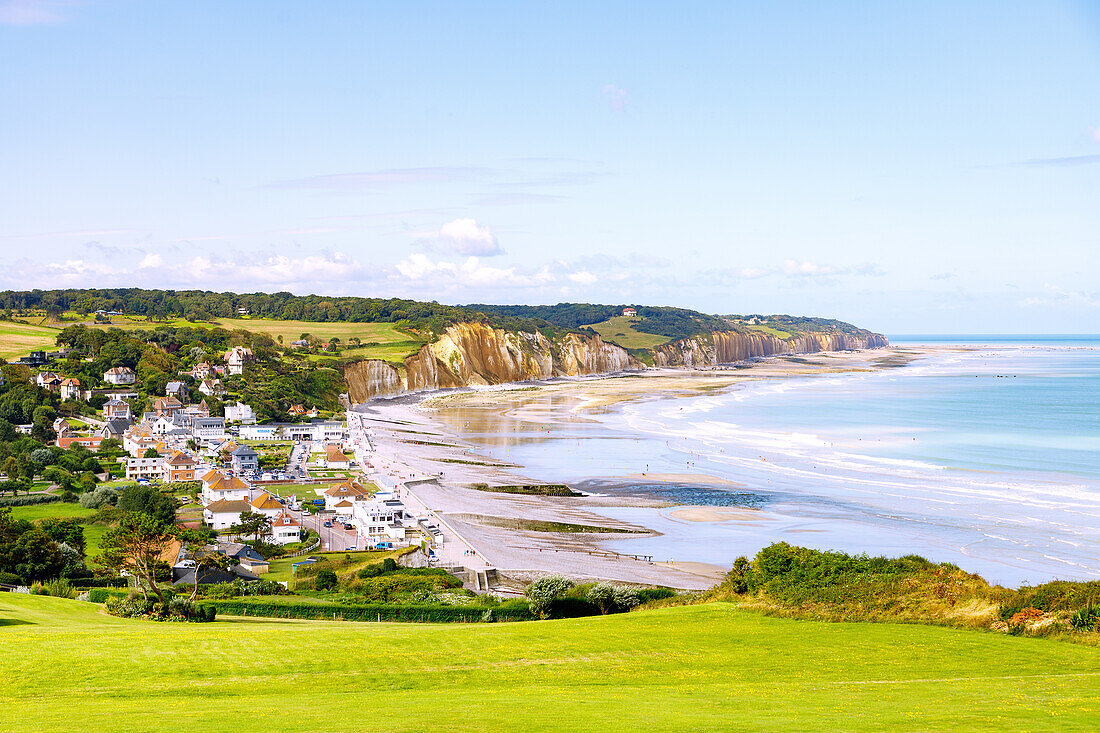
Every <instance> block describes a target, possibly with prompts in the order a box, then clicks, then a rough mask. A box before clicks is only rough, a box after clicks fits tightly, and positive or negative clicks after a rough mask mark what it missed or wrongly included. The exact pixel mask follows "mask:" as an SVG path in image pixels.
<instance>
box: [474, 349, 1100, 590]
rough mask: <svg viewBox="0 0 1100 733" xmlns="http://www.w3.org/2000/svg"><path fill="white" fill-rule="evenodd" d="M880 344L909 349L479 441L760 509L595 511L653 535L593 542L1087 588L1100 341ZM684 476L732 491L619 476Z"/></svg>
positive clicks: (570, 476) (627, 481)
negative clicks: (787, 549)
mask: <svg viewBox="0 0 1100 733" xmlns="http://www.w3.org/2000/svg"><path fill="white" fill-rule="evenodd" d="M891 344H892V345H893V346H895V347H899V348H901V349H902V350H905V349H910V348H911V349H913V351H914V352H917V353H922V354H924V355H923V356H920V357H918V358H916V359H914V360H913V361H911V362H909V363H908V364H906V365H904V366H898V367H895V368H885V369H881V370H878V371H872V372H850V373H841V374H835V373H834V374H822V375H817V376H805V377H791V378H781V379H764V380H759V381H749V382H745V383H741V384H738V385H736V386H733V387H731V388H728V389H723V390H719V391H716V392H709V393H705V394H698V395H691V396H676V397H672V396H661V395H655V396H654V397H653V398H652V399H644V400H640V401H632V402H627V403H623V404H619V405H617V406H615V407H613V408H611V409H606V410H600V411H594V412H591V413H586V414H585V416H584V419H583V420H575V419H574V420H562V421H549V420H548V421H545V424H543V423H538V424H535V423H525V422H523V421H511V422H510V423H509V425H508V426H507V430H509V431H510V432H511V439H509V440H504V441H502V440H494V439H490V433H492V431H491V430H490V431H487V433H486V436H485V437H486V440H485V441H484V445H483V451H484V452H485V453H486V454H488V455H490V456H492V457H493V458H495V459H498V460H502V461H507V462H510V463H515V464H519V465H521V466H523V467H524V471H523V472H524V473H526V474H528V475H531V476H537V477H538V478H540V479H542V480H547V481H564V482H569V483H571V484H573V485H576V486H579V487H580V488H584V489H587V490H590V491H596V492H601V493H613V492H625V493H632V494H643V495H646V496H651V497H655V498H661V499H667V500H669V501H671V502H674V503H676V504H690V505H707V506H733V507H748V508H753V509H756V510H758V512H755V513H754V516H755V517H758V519H752V520H747V521H746V520H738V521H713V522H697V521H685V520H683V519H680V518H677V516H676V512H675V511H674V507H665V508H602V509H598V510H596V511H599V512H601V513H603V514H605V515H607V516H611V517H615V518H617V519H622V520H624V521H629V522H634V523H637V524H640V525H644V526H647V527H650V528H652V529H655V530H657V531H658V532H659V533H660V534H659V535H658V536H655V537H644V538H631V539H625V540H615V541H611V542H608V543H607V546H608V547H609V548H610V549H614V550H617V551H620V552H625V553H630V554H645V555H652V556H654V557H655V558H656V559H662V560H663V559H672V560H676V561H697V562H708V563H715V564H720V565H729V564H730V563H731V562H732V561H733V560H734V559H735V558H736V557H737V556H739V555H745V556H749V557H751V556H752V555H753V554H754V553H755V552H756V551H757V550H759V549H760V548H761V547H763V546H766V545H768V544H770V543H772V542H778V541H784V542H789V543H791V544H797V545H803V546H807V547H813V548H817V549H822V550H840V551H844V552H849V553H866V554H869V555H889V556H900V555H909V554H917V555H922V556H924V557H927V558H929V559H931V560H934V561H937V562H951V563H954V564H956V565H958V566H959V567H961V568H963V569H964V570H967V571H969V572H974V573H978V574H980V575H981V576H982V577H984V578H986V579H987V580H989V581H990V582H993V583H997V584H1001V585H1005V586H1010V587H1019V586H1021V585H1028V584H1038V583H1042V582H1046V581H1048V580H1051V579H1068V580H1093V579H1100V336H993V335H973V336H937V335H900V336H893V337H892V338H891ZM921 346H926V347H930V348H931V349H932V351H931V352H929V351H928V350H927V349H921V348H919V347H921ZM531 399H532V400H538V399H541V398H539V397H537V393H534V394H533V395H532V398H531ZM542 407H543V408H545V409H549V410H553V409H555V408H554V405H543V406H542ZM561 409H562V410H563V411H564V410H565V409H566V405H565V404H564V403H563V404H562V405H561ZM564 416H565V413H564V412H563V417H564ZM502 427H503V426H502ZM525 433H526V434H525ZM497 435H498V436H499V433H497ZM465 437H469V438H473V439H474V440H475V441H477V436H476V435H466V436H465ZM691 473H695V474H705V475H709V476H715V477H720V478H722V479H725V480H726V481H728V482H730V483H728V484H726V485H721V486H704V485H701V484H699V483H696V482H693V481H691V480H690V479H686V480H682V481H674V482H671V483H669V482H654V481H649V480H647V479H645V478H628V477H630V476H639V475H641V474H691ZM616 477H618V478H616Z"/></svg>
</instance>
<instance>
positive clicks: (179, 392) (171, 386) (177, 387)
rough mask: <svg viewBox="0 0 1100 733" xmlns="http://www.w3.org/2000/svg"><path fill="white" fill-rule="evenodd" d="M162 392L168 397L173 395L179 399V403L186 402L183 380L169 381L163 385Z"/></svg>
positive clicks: (185, 389)
mask: <svg viewBox="0 0 1100 733" xmlns="http://www.w3.org/2000/svg"><path fill="white" fill-rule="evenodd" d="M164 394H165V395H166V396H168V397H175V398H176V399H177V400H179V401H180V404H183V403H185V402H187V385H186V384H184V383H183V382H177V381H171V382H169V383H168V384H166V385H164Z"/></svg>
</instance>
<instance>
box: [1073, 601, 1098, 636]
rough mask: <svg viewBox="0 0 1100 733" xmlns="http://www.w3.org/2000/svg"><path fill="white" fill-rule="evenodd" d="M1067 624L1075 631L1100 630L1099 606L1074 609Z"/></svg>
mask: <svg viewBox="0 0 1100 733" xmlns="http://www.w3.org/2000/svg"><path fill="white" fill-rule="evenodd" d="M1069 625H1070V626H1072V627H1073V628H1074V629H1076V630H1077V631H1100V608H1098V607H1096V606H1089V607H1088V608H1081V609H1078V610H1076V611H1074V612H1073V615H1072V616H1070V619H1069Z"/></svg>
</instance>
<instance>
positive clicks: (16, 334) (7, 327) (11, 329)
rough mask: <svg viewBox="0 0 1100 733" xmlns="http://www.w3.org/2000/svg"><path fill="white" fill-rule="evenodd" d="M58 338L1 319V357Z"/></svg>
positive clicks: (41, 347) (50, 344)
mask: <svg viewBox="0 0 1100 733" xmlns="http://www.w3.org/2000/svg"><path fill="white" fill-rule="evenodd" d="M405 338H408V337H405ZM56 339H57V331H56V330H54V329H52V328H43V327H41V326H29V325H27V324H25V323H11V322H9V321H0V358H3V359H16V358H18V357H20V356H26V355H27V354H29V353H31V352H32V351H49V350H51V349H56V348H57V342H56Z"/></svg>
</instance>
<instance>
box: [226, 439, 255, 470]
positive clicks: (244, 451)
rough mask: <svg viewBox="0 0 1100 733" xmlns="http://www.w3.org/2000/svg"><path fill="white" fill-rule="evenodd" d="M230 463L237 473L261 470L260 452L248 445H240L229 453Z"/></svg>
mask: <svg viewBox="0 0 1100 733" xmlns="http://www.w3.org/2000/svg"><path fill="white" fill-rule="evenodd" d="M229 465H230V466H232V467H233V470H234V471H236V472H237V473H246V472H248V471H259V470H260V454H259V453H257V452H256V451H254V450H252V449H251V448H249V447H248V446H247V445H239V446H237V447H236V448H235V449H234V450H233V451H232V452H230V454H229Z"/></svg>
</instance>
